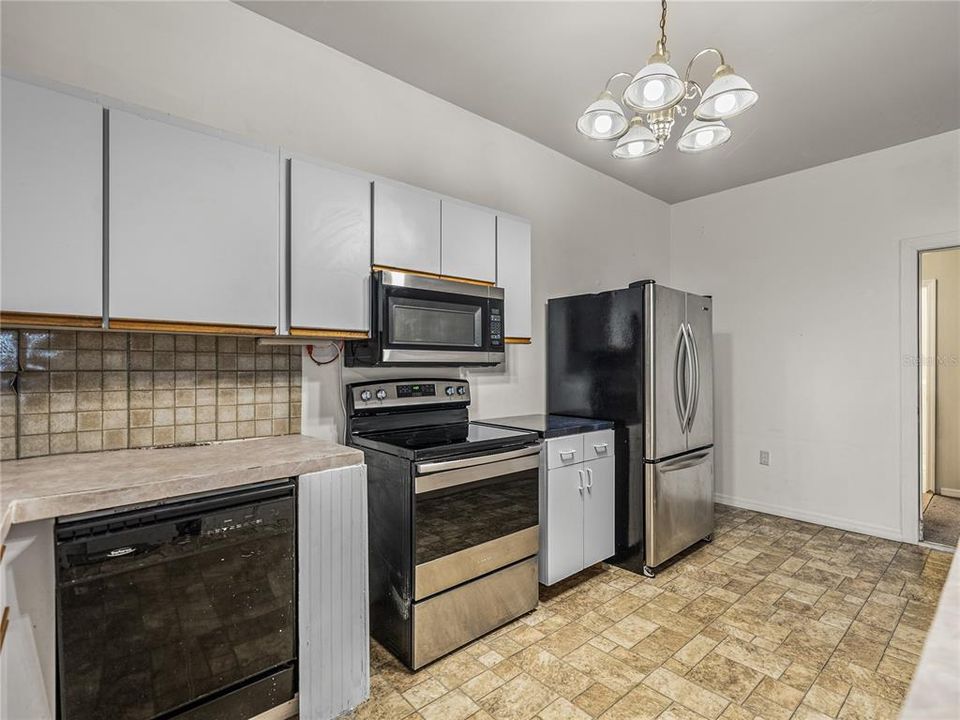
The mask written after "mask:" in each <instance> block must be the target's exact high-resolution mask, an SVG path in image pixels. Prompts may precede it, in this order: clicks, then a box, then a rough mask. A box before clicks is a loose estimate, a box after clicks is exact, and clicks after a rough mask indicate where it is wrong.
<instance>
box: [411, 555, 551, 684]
mask: <svg viewBox="0 0 960 720" xmlns="http://www.w3.org/2000/svg"><path fill="white" fill-rule="evenodd" d="M538 593H539V585H538V582H537V558H536V557H532V558H528V559H527V560H523V561H521V562H518V563H516V564H515V565H511V566H510V567H506V568H504V569H503V570H498V571H497V572H495V573H491V574H490V575H487V576H485V577H482V578H480V579H478V580H474V581H473V582H470V583H467V584H466V585H461V586H460V587H458V588H455V589H453V590H448V591H447V592H445V593H442V594H440V595H437V596H435V597H432V598H430V599H429V600H424V601H423V602H419V603H415V604H414V606H413V663H412V665H413V669H414V670H416V669H418V668H421V667H423V666H424V665H426V664H427V663H429V662H432V661H433V660H436V659H437V658H439V657H441V656H442V655H446V654H447V653H448V652H451V651H452V650H456V649H457V648H458V647H460V646H461V645H465V644H466V643H468V642H470V641H472V640H475V639H476V638H478V637H480V636H481V635H485V634H486V633H488V632H490V631H491V630H495V629H496V628H498V627H500V626H501V625H504V624H505V623H508V622H510V621H511V620H513V619H514V618H516V617H519V616H520V615H523V614H524V613H526V612H529V611H530V610H533V609H534V608H535V607H536V606H537V602H538Z"/></svg>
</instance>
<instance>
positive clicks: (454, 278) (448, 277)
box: [370, 265, 496, 287]
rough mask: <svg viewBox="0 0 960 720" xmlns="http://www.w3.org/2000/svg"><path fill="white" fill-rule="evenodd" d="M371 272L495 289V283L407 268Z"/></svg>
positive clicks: (372, 267)
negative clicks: (413, 276)
mask: <svg viewBox="0 0 960 720" xmlns="http://www.w3.org/2000/svg"><path fill="white" fill-rule="evenodd" d="M370 269H371V270H373V271H374V272H376V271H378V270H386V271H387V272H402V273H406V274H407V275H416V276H418V277H425V278H431V279H432V280H450V281H451V282H461V283H466V284H468V285H483V286H484V287H496V283H492V282H490V281H489V280H473V279H471V278H465V277H458V276H457V275H438V274H437V273H429V272H423V271H422V270H408V269H407V268H400V267H391V266H389V265H372V266H371V268H370Z"/></svg>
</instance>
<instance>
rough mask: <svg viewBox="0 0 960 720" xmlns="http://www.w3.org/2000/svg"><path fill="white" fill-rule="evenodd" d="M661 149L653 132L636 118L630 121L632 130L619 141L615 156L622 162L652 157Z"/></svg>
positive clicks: (614, 151) (614, 152)
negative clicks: (646, 156) (647, 156)
mask: <svg viewBox="0 0 960 720" xmlns="http://www.w3.org/2000/svg"><path fill="white" fill-rule="evenodd" d="M659 149H660V143H659V142H657V138H656V136H654V134H653V131H652V130H650V128H648V127H647V126H645V125H644V124H643V122H641V121H640V118H637V117H635V118H633V120H631V121H630V129H629V130H627V131H626V132H625V133H624V134H623V136H622V137H621V138H620V139H619V140H617V146H616V147H615V148H614V149H613V156H614V157H615V158H620V159H621V160H627V159H630V158H639V157H644V156H645V155H652V154H653V153H655V152H657V151H658V150H659Z"/></svg>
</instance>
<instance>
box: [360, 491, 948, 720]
mask: <svg viewBox="0 0 960 720" xmlns="http://www.w3.org/2000/svg"><path fill="white" fill-rule="evenodd" d="M950 560H951V556H950V555H948V554H946V553H939V552H935V551H931V550H927V549H925V548H921V547H918V546H914V545H904V544H900V543H896V542H891V541H888V540H882V539H879V538H875V537H870V536H866V535H858V534H855V533H848V532H844V531H842V530H835V529H832V528H826V527H821V526H819V525H812V524H810V523H803V522H798V521H794V520H788V519H785V518H781V517H774V516H771V515H764V514H760V513H756V512H751V511H746V510H739V509H734V508H729V507H724V506H719V505H718V506H717V530H716V533H715V540H714V541H713V543H711V544H700V545H699V546H697V547H695V548H694V549H692V551H688V552H687V554H686V555H685V556H684V557H682V558H681V559H679V560H678V561H677V562H675V563H674V564H672V565H670V566H669V567H668V568H666V569H665V570H664V571H663V572H661V573H659V574H658V575H657V577H656V578H654V579H649V578H645V577H642V576H640V575H637V574H635V573H632V572H629V571H627V570H623V569H621V568H618V567H614V566H610V565H606V564H602V565H598V566H594V567H592V568H589V569H588V570H586V571H584V572H582V573H580V574H578V575H577V576H575V577H573V578H570V579H569V580H567V581H564V582H563V583H561V584H559V585H556V586H553V587H549V588H546V587H541V588H540V590H541V592H540V598H541V602H540V606H539V607H538V608H537V609H536V610H535V611H533V612H532V613H530V614H528V615H526V616H524V617H522V618H520V619H518V620H516V621H514V622H512V623H510V624H509V625H507V626H505V627H503V628H501V629H499V630H497V631H496V632H494V633H492V634H490V635H488V636H486V637H484V638H482V639H481V640H479V641H477V642H474V643H472V644H471V645H469V646H467V647H466V648H464V649H462V650H459V651H457V652H455V653H453V654H452V655H450V656H448V657H446V658H444V659H441V660H439V661H437V662H436V663H433V664H432V665H429V666H428V667H426V668H424V669H422V670H420V671H419V672H416V673H411V672H409V671H408V670H406V669H405V668H404V667H403V666H402V665H401V664H400V663H399V662H398V661H397V660H396V659H395V658H393V657H392V656H391V655H390V654H389V653H388V652H387V651H386V650H384V649H383V648H382V647H380V646H379V645H377V644H376V643H374V645H373V650H372V669H371V699H370V700H368V701H367V702H366V703H364V704H363V705H361V706H360V707H359V708H357V709H356V710H355V711H354V712H353V713H352V714H351V715H350V717H351V718H354V719H356V720H400V719H402V718H405V719H406V720H421V719H422V720H463V719H465V718H473V719H474V720H489V718H496V719H497V720H530V719H532V718H538V719H539V720H559V719H561V718H571V719H582V720H587V719H589V718H603V719H604V720H627V719H630V720H637V719H643V718H656V717H659V718H669V720H702V718H707V719H708V720H716V719H717V718H729V719H732V720H740V719H741V718H743V719H745V720H753V719H754V718H769V719H770V720H781V719H782V720H787V719H788V718H794V719H796V720H809V719H813V718H845V719H850V720H853V719H856V718H863V719H870V720H876V719H882V718H894V717H896V715H897V712H898V708H899V706H900V705H901V703H902V702H903V700H904V697H905V694H906V692H907V687H908V685H909V682H910V678H911V676H912V674H913V671H914V667H915V666H916V663H917V660H918V658H919V653H920V650H921V647H922V645H923V641H924V637H925V636H926V631H927V628H928V626H929V624H930V622H931V620H932V617H933V613H934V608H935V606H936V602H937V599H938V597H939V595H940V590H941V587H942V585H943V582H944V579H945V577H946V573H947V571H948V569H949V565H950Z"/></svg>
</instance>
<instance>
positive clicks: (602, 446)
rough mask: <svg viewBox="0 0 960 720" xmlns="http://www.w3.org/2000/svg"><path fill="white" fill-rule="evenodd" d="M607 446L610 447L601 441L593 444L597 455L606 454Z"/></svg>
mask: <svg viewBox="0 0 960 720" xmlns="http://www.w3.org/2000/svg"><path fill="white" fill-rule="evenodd" d="M607 447H608V445H607V443H600V444H599V445H594V446H593V451H594V452H595V453H596V454H597V455H604V454H606V452H607Z"/></svg>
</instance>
